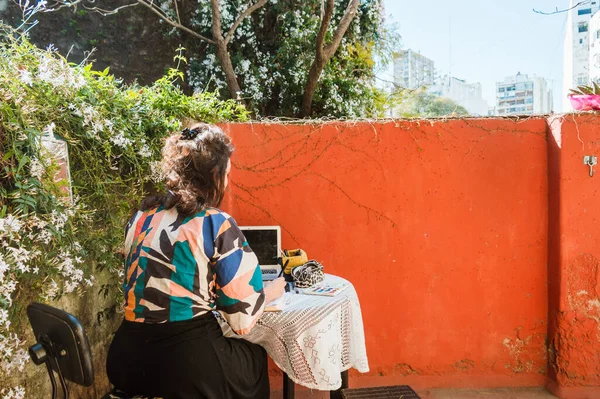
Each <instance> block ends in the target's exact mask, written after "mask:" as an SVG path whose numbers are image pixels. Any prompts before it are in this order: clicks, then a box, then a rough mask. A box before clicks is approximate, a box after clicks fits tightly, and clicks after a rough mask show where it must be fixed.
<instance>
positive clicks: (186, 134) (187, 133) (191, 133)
mask: <svg viewBox="0 0 600 399" xmlns="http://www.w3.org/2000/svg"><path fill="white" fill-rule="evenodd" d="M199 134H200V130H199V129H189V128H187V127H186V128H185V129H183V131H182V132H181V140H194V139H195V138H196V137H197V136H198V135H199Z"/></svg>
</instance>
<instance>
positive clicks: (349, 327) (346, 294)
mask: <svg viewBox="0 0 600 399" xmlns="http://www.w3.org/2000/svg"><path fill="white" fill-rule="evenodd" d="M324 282H325V283H331V284H348V287H347V288H346V289H344V290H343V291H341V292H340V293H338V294H337V295H336V296H320V295H304V294H295V293H286V294H285V302H286V305H285V307H284V309H283V310H282V311H280V312H265V313H264V314H263V315H262V316H261V318H260V319H259V320H258V322H257V324H256V325H255V326H254V328H252V330H251V331H250V333H248V334H246V335H244V336H243V338H244V339H246V340H248V341H250V342H253V343H255V344H258V345H260V346H262V347H263V348H265V350H266V351H267V353H268V354H269V356H270V357H271V358H272V359H273V361H274V362H275V364H277V366H278V367H279V368H280V369H281V370H282V371H283V372H284V373H285V375H284V396H286V397H293V384H291V383H290V382H289V380H287V378H289V379H290V380H291V381H293V382H295V383H297V384H300V385H303V386H305V387H307V388H311V389H318V390H324V391H336V390H339V389H340V388H346V387H347V370H348V369H350V368H355V369H357V370H358V371H360V372H361V373H366V372H368V371H369V364H368V361H367V350H366V347H365V335H364V328H363V321H362V314H361V310H360V304H359V301H358V296H357V294H356V290H355V289H354V287H353V286H352V284H350V282H348V281H347V280H345V279H343V278H341V277H337V276H333V275H330V274H327V275H325V280H324ZM219 319H220V318H219ZM221 327H222V328H223V331H224V334H225V336H227V337H237V336H236V335H235V334H234V333H233V331H232V330H231V328H229V326H228V325H226V323H225V324H224V321H222V320H221ZM342 374H344V375H343V376H342ZM286 376H287V377H286ZM343 379H345V381H342V380H343ZM342 382H344V383H345V384H342ZM343 385H345V386H343ZM290 389H291V395H290ZM286 392H287V395H286Z"/></svg>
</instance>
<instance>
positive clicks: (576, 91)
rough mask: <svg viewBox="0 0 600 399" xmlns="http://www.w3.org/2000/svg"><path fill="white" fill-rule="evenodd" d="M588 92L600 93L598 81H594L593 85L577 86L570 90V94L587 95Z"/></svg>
mask: <svg viewBox="0 0 600 399" xmlns="http://www.w3.org/2000/svg"><path fill="white" fill-rule="evenodd" d="M586 94H597V95H598V94H600V86H599V85H598V83H596V82H592V84H591V85H589V86H586V85H583V86H577V88H576V89H571V90H569V96H577V95H586Z"/></svg>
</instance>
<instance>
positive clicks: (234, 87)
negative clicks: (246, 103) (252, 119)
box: [216, 40, 243, 103]
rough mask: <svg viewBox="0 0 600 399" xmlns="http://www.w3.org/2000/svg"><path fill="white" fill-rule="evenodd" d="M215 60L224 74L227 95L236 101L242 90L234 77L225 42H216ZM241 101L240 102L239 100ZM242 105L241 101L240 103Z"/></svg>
mask: <svg viewBox="0 0 600 399" xmlns="http://www.w3.org/2000/svg"><path fill="white" fill-rule="evenodd" d="M216 47H217V59H218V60H219V63H220V64H221V68H223V73H224V74H225V82H227V88H228V89H229V93H230V94H231V98H233V99H234V100H237V99H238V97H239V94H240V93H241V91H242V89H241V88H240V84H239V83H238V80H237V76H236V75H235V71H234V69H233V64H232V63H231V57H230V56H229V51H227V44H225V40H217V41H216ZM240 101H242V100H240ZM242 103H243V101H242Z"/></svg>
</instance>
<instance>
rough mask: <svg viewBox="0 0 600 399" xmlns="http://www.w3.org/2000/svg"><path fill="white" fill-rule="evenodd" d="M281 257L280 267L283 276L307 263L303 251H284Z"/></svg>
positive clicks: (306, 257)
mask: <svg viewBox="0 0 600 399" xmlns="http://www.w3.org/2000/svg"><path fill="white" fill-rule="evenodd" d="M283 255H284V256H283V257H282V262H281V265H282V267H283V268H284V269H283V272H284V273H285V274H291V273H292V269H293V268H294V267H296V266H302V265H303V264H305V263H306V262H308V256H307V255H306V252H304V250H303V249H291V250H285V251H283Z"/></svg>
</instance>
